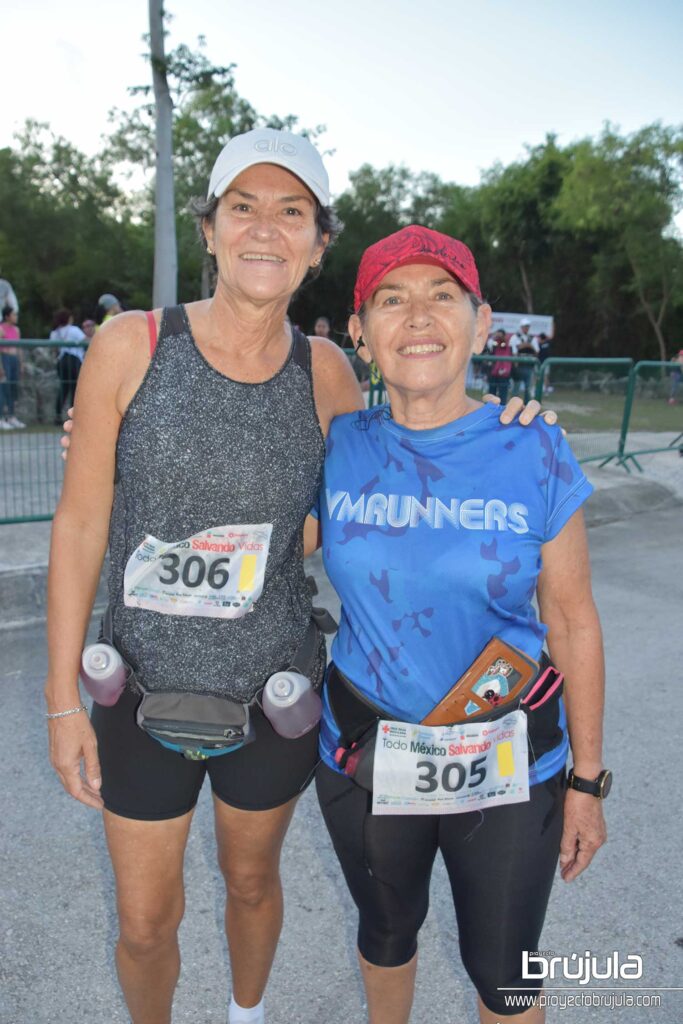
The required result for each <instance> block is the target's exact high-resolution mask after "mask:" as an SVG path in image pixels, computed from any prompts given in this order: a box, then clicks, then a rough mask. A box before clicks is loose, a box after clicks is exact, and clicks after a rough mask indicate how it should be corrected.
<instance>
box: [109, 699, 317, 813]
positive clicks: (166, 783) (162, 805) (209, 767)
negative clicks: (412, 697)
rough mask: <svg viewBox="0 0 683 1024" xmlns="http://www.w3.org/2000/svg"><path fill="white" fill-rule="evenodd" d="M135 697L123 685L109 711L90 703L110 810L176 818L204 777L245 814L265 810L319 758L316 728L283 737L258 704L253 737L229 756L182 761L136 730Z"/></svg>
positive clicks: (308, 775) (295, 790)
mask: <svg viewBox="0 0 683 1024" xmlns="http://www.w3.org/2000/svg"><path fill="white" fill-rule="evenodd" d="M139 701H140V697H139V696H138V695H137V694H134V693H132V692H130V691H129V690H125V691H124V692H123V693H122V695H121V697H120V698H119V700H118V701H117V703H116V704H115V705H114V706H113V707H111V708H104V707H100V705H99V704H93V710H92V716H91V720H92V724H93V727H94V729H95V734H96V736H97V743H98V749H99V757H100V765H101V768H102V799H103V800H104V806H105V807H106V808H107V810H108V811H111V812H112V813H113V814H119V815H121V816H122V817H124V818H136V819H138V820H140V821H158V820H161V819H165V818H176V817H178V816H180V815H181V814H186V813H187V812H188V811H191V810H192V808H193V807H194V806H195V804H196V803H197V799H198V797H199V790H200V789H201V788H202V783H203V782H204V776H205V775H207V774H208V776H209V778H210V779H211V788H212V790H213V792H214V793H215V795H216V796H217V797H218V798H219V799H220V800H222V801H223V802H224V803H226V804H230V805H231V806H232V807H238V808H240V809H242V810H246V811H266V810H270V809H271V808H273V807H279V806H280V805H281V804H285V803H287V801H288V800H291V799H292V798H293V797H295V796H297V795H298V794H299V793H301V792H302V791H303V790H304V789H305V788H306V786H307V785H308V783H309V782H310V781H311V779H312V777H313V772H314V770H315V766H316V763H317V761H318V729H317V728H316V729H311V731H310V732H308V733H306V734H305V735H304V736H302V737H300V739H298V740H288V739H283V738H282V737H281V736H279V735H278V734H277V733H276V732H275V730H274V729H273V728H272V726H271V725H270V723H269V722H268V720H267V719H266V717H265V716H264V714H263V712H262V711H261V709H260V708H257V707H256V708H253V709H252V721H253V724H254V727H255V732H256V737H255V739H254V740H253V741H252V742H251V743H248V744H247V745H246V746H244V747H241V748H240V749H239V750H236V751H234V752H233V753H231V754H221V755H219V756H218V757H210V758H208V759H207V760H206V761H188V760H187V759H186V758H184V757H183V756H182V754H178V753H176V752H175V751H173V750H168V749H167V748H166V747H163V746H162V745H161V744H160V743H158V742H157V741H156V740H154V739H152V738H151V736H148V735H147V734H146V733H145V732H143V731H142V729H140V728H139V726H138V725H137V723H136V721H135V711H136V708H137V705H138V703H139Z"/></svg>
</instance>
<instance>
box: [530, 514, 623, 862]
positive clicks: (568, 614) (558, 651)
mask: <svg viewBox="0 0 683 1024" xmlns="http://www.w3.org/2000/svg"><path fill="white" fill-rule="evenodd" d="M542 556H543V568H542V570H541V573H540V575H539V578H538V605H539V610H540V613H541V620H542V621H543V622H544V623H545V624H546V626H547V627H548V650H549V652H550V657H551V660H552V662H553V664H554V665H555V666H556V667H557V668H558V669H559V670H560V671H561V672H563V673H564V676H565V690H564V697H565V704H566V709H567V724H568V728H569V741H570V744H571V748H572V758H573V764H574V770H575V771H576V774H577V775H579V776H581V777H583V778H589V779H593V778H596V777H597V775H598V774H599V773H600V771H601V770H602V767H603V764H602V719H603V710H604V689H605V668H604V654H603V646H602V631H601V628H600V620H599V618H598V612H597V609H596V607H595V602H594V601H593V592H592V588H591V576H590V560H589V555H588V538H587V534H586V527H585V524H584V519H583V512H582V511H581V509H578V510H577V511H576V512H574V514H573V515H572V516H571V517H570V519H569V520H568V521H567V523H566V524H565V525H564V526H563V527H562V529H561V530H560V531H559V533H558V534H557V536H555V537H554V538H553V539H552V540H550V541H548V543H547V544H544V545H543V549H542ZM606 839H607V830H606V827H605V820H604V817H603V811H602V801H601V800H599V799H597V798H596V797H594V796H590V795H587V794H585V793H578V792H577V791H576V790H573V789H570V790H568V792H567V796H566V801H565V815H564V830H563V835H562V845H561V848H560V868H561V871H562V877H563V878H564V880H565V881H567V882H569V881H571V880H572V879H574V878H576V877H577V875H579V874H581V872H582V871H584V870H585V869H586V868H587V867H588V865H589V864H590V862H591V860H592V859H593V857H594V855H595V853H596V852H597V850H598V849H599V848H600V847H601V846H602V845H603V843H605V841H606Z"/></svg>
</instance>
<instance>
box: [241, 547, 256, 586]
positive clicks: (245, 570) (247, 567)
mask: <svg viewBox="0 0 683 1024" xmlns="http://www.w3.org/2000/svg"><path fill="white" fill-rule="evenodd" d="M255 579H256V555H242V565H241V566H240V581H239V584H238V586H239V589H240V590H241V591H243V592H245V591H249V590H253V589H254V580H255Z"/></svg>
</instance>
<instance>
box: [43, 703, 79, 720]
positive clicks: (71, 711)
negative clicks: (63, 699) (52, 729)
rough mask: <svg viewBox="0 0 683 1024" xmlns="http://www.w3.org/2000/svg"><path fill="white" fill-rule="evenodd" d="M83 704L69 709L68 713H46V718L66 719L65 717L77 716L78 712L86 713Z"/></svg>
mask: <svg viewBox="0 0 683 1024" xmlns="http://www.w3.org/2000/svg"><path fill="white" fill-rule="evenodd" d="M87 710H88V709H87V708H86V706H85V704H80V705H79V706H78V707H77V708H69V710H68V711H55V713H54V714H53V715H49V714H47V713H46V715H45V717H46V718H66V716H67V715H77V714H78V712H79V711H87Z"/></svg>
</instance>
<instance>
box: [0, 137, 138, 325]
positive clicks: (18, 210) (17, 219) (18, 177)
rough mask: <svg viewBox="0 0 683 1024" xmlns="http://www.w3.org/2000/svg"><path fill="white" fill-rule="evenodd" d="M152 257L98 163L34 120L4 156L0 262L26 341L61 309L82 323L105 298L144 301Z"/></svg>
mask: <svg viewBox="0 0 683 1024" xmlns="http://www.w3.org/2000/svg"><path fill="white" fill-rule="evenodd" d="M150 252H151V249H150V246H149V244H148V242H147V240H146V238H145V231H144V229H143V228H142V226H141V225H140V224H139V223H137V222H136V219H135V216H134V212H133V210H132V209H131V206H130V204H129V201H128V199H127V197H126V196H125V194H124V193H123V192H122V190H121V189H120V187H119V186H118V185H117V184H116V183H115V182H114V180H113V179H112V176H111V173H110V171H109V169H108V168H107V167H106V166H105V165H104V164H103V163H102V161H101V160H100V159H98V158H97V157H95V158H92V157H87V156H85V155H84V154H83V153H81V152H80V151H79V150H78V149H76V147H75V146H73V145H72V144H71V143H69V142H68V141H66V140H65V139H63V138H60V137H59V136H56V135H54V134H53V133H52V132H50V130H49V128H48V126H47V125H45V124H41V123H39V122H36V121H28V122H27V123H26V125H25V127H24V129H23V131H22V132H21V133H20V134H19V135H18V136H17V145H16V147H14V148H12V149H10V148H6V149H3V150H0V263H1V265H2V266H3V268H4V270H5V273H6V276H7V277H9V278H10V280H12V283H13V284H14V286H15V290H16V292H17V295H18V297H19V302H20V304H21V326H22V333H23V334H24V336H26V337H29V336H33V337H43V336H44V335H45V333H46V332H47V330H48V329H49V325H50V322H51V320H52V314H53V312H54V310H55V309H57V308H59V307H62V306H67V307H69V308H72V309H73V310H74V313H75V314H76V317H77V318H81V317H83V316H87V315H93V314H94V312H95V310H96V306H97V297H98V296H99V295H100V294H101V293H102V292H104V291H114V292H116V293H117V294H118V295H119V296H120V297H121V298H122V299H123V300H124V301H125V302H126V303H128V304H138V303H139V302H141V301H144V299H145V298H146V296H147V295H148V294H149V276H145V273H144V266H145V264H146V262H147V257H148V254H149V253H150ZM141 267H142V268H143V269H142V272H141V271H140V268H141Z"/></svg>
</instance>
